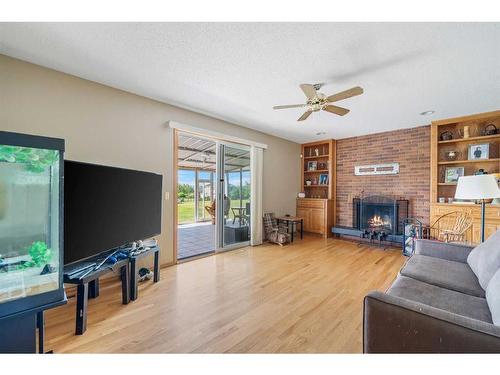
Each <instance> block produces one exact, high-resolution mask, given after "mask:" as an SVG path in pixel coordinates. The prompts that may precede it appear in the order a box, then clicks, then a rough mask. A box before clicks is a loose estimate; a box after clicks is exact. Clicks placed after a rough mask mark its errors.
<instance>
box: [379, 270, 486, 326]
mask: <svg viewBox="0 0 500 375" xmlns="http://www.w3.org/2000/svg"><path fill="white" fill-rule="evenodd" d="M387 294H389V295H392V296H396V297H400V298H404V299H407V300H410V301H414V302H419V303H423V304H424V305H428V306H432V307H435V308H437V309H441V310H445V311H448V312H451V313H454V314H458V315H462V316H466V317H469V318H472V319H477V320H481V321H483V322H486V323H491V322H492V320H491V314H490V310H489V308H488V304H487V303H486V300H485V299H484V298H480V297H475V296H471V295H468V294H464V293H460V292H456V291H454V290H450V289H445V288H441V287H438V286H435V285H432V284H427V283H424V282H422V281H418V280H415V279H412V278H409V277H405V276H401V275H400V276H398V278H397V279H396V281H395V282H394V283H393V284H392V286H391V287H390V288H389V290H388V291H387Z"/></svg>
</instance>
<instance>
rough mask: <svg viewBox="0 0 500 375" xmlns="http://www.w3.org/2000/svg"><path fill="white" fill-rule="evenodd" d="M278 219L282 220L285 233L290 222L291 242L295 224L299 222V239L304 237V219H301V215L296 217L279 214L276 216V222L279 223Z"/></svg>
mask: <svg viewBox="0 0 500 375" xmlns="http://www.w3.org/2000/svg"><path fill="white" fill-rule="evenodd" d="M280 221H282V222H284V223H285V224H286V231H287V233H289V230H288V229H289V227H290V224H291V226H292V233H291V237H292V238H291V240H292V242H293V233H294V232H295V227H294V226H295V225H297V224H298V223H300V239H303V238H304V219H302V218H301V217H297V216H279V217H277V218H276V222H277V223H278V225H279V223H280Z"/></svg>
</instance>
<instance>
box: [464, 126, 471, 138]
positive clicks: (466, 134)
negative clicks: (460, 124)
mask: <svg viewBox="0 0 500 375" xmlns="http://www.w3.org/2000/svg"><path fill="white" fill-rule="evenodd" d="M469 137H470V131H469V125H465V126H464V138H469Z"/></svg>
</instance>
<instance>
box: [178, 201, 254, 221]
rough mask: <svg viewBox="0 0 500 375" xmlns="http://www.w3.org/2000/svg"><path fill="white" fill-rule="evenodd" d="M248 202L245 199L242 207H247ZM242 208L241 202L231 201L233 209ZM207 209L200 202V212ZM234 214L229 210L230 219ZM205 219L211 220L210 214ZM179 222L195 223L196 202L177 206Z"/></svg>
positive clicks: (206, 214)
mask: <svg viewBox="0 0 500 375" xmlns="http://www.w3.org/2000/svg"><path fill="white" fill-rule="evenodd" d="M246 202H248V200H245V199H243V204H242V206H243V207H245V204H246ZM209 204H210V203H209V202H207V203H206V204H205V205H207V206H208V205H209ZM239 206H240V200H239V199H238V200H231V207H239ZM204 209H205V208H204V207H203V206H202V204H201V202H200V207H199V210H204ZM233 216H234V215H233V212H232V211H231V210H229V217H230V218H232V217H233ZM205 218H206V219H208V220H210V219H211V218H210V215H209V214H208V212H206V211H205ZM177 220H178V223H179V224H187V223H194V200H186V201H184V202H183V203H178V204H177Z"/></svg>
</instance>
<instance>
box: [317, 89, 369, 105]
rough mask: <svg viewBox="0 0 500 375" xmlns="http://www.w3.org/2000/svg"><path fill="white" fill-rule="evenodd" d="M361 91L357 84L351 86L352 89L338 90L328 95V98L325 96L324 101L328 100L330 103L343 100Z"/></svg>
mask: <svg viewBox="0 0 500 375" xmlns="http://www.w3.org/2000/svg"><path fill="white" fill-rule="evenodd" d="M362 93H363V89H362V88H361V87H359V86H356V87H353V88H352V89H349V90H345V91H341V92H338V93H336V94H333V95H330V96H329V97H328V98H326V101H327V102H330V103H331V102H336V101H339V100H344V99H347V98H350V97H352V96H356V95H361V94H362Z"/></svg>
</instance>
